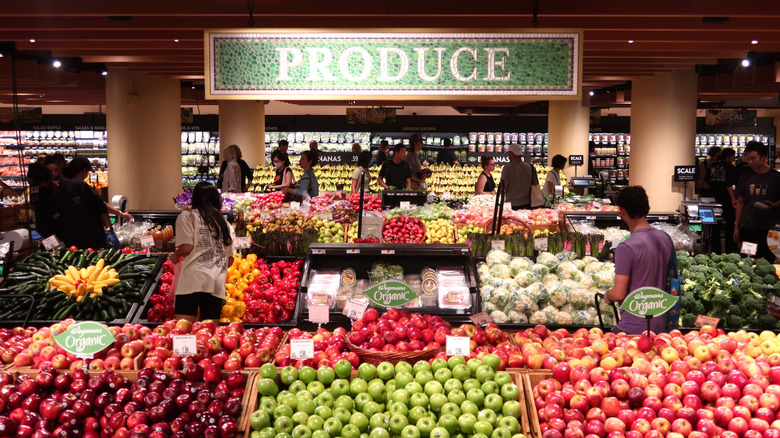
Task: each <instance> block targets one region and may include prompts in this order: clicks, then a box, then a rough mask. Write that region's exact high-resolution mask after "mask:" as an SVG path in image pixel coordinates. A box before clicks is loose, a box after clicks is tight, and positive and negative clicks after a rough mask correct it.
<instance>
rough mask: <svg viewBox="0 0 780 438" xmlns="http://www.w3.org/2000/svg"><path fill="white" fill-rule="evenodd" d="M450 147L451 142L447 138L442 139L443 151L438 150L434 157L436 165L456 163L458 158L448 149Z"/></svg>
mask: <svg viewBox="0 0 780 438" xmlns="http://www.w3.org/2000/svg"><path fill="white" fill-rule="evenodd" d="M450 146H452V140H450V139H449V138H445V139H444V149H442V150H440V151H439V153H438V154H437V155H436V164H449V165H450V166H452V165H453V164H455V163H457V162H458V157H456V156H455V152H453V151H452V149H450Z"/></svg>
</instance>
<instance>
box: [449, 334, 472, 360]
mask: <svg viewBox="0 0 780 438" xmlns="http://www.w3.org/2000/svg"><path fill="white" fill-rule="evenodd" d="M470 341H471V338H468V337H466V336H447V347H446V350H447V356H468V355H469V354H471V342H470Z"/></svg>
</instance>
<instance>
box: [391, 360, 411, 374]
mask: <svg viewBox="0 0 780 438" xmlns="http://www.w3.org/2000/svg"><path fill="white" fill-rule="evenodd" d="M412 371H413V368H412V365H411V364H410V363H409V362H404V361H401V362H398V363H397V364H395V374H396V375H398V373H401V372H407V373H409V374H411V373H412Z"/></svg>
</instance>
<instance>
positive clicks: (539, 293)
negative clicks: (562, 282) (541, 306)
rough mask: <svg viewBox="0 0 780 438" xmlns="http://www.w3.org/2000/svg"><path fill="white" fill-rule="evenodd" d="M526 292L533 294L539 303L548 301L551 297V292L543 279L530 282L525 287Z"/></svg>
mask: <svg viewBox="0 0 780 438" xmlns="http://www.w3.org/2000/svg"><path fill="white" fill-rule="evenodd" d="M525 293H526V294H527V295H529V296H531V297H532V298H533V299H534V300H535V301H536V303H537V304H538V303H546V302H547V300H549V299H550V292H549V291H548V290H547V288H546V287H545V286H544V283H542V282H541V281H537V282H535V283H532V284H530V285H529V286H528V287H527V288H525Z"/></svg>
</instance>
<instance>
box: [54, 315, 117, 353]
mask: <svg viewBox="0 0 780 438" xmlns="http://www.w3.org/2000/svg"><path fill="white" fill-rule="evenodd" d="M114 340H115V339H114V335H113V334H112V333H111V330H109V329H108V327H106V326H105V324H100V323H98V322H94V321H84V322H80V323H78V324H73V325H72V326H70V327H68V329H67V330H65V331H64V332H62V333H60V334H59V335H57V336H55V337H54V342H56V343H57V345H59V346H60V347H62V349H63V350H65V351H67V352H68V353H70V354H73V355H74V356H76V357H78V358H80V359H82V358H83V359H91V358H92V357H93V356H94V355H95V354H96V353H99V352H101V351H103V350H105V349H106V348H107V347H109V346H111V345H112V344H113V343H114Z"/></svg>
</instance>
